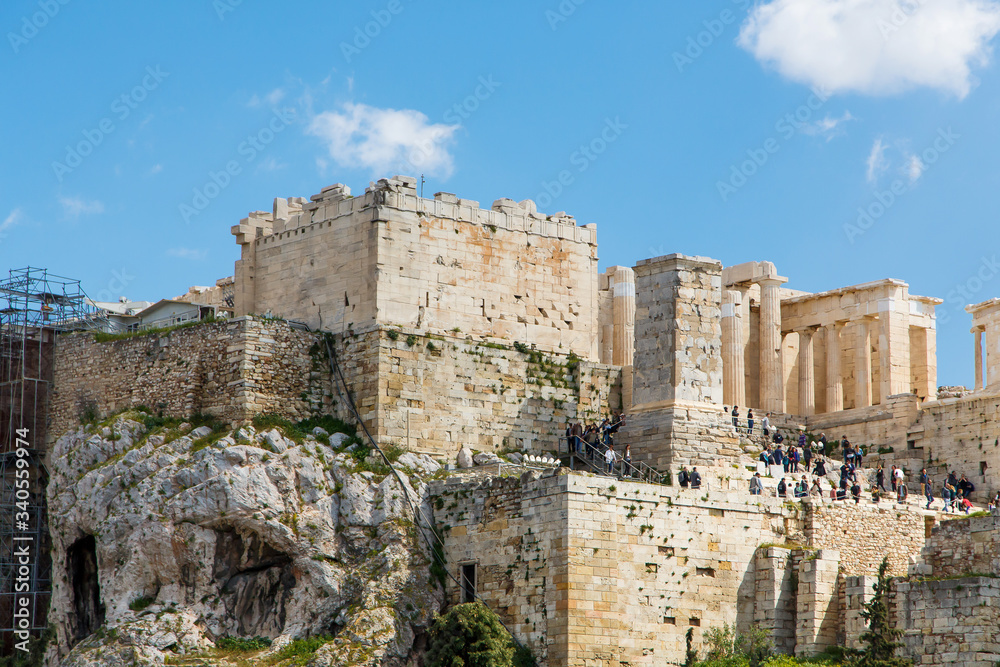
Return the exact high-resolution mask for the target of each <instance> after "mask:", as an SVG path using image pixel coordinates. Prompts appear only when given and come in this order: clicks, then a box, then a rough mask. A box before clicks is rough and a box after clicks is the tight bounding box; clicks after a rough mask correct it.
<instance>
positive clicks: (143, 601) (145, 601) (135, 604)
mask: <svg viewBox="0 0 1000 667" xmlns="http://www.w3.org/2000/svg"><path fill="white" fill-rule="evenodd" d="M151 604H153V598H151V597H149V596H148V595H145V596H143V597H141V598H136V599H134V600H132V601H131V602H129V603H128V608H129V609H131V610H132V611H142V610H143V609H145V608H146V607H148V606H149V605H151Z"/></svg>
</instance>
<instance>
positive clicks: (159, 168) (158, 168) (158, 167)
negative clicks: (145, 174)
mask: <svg viewBox="0 0 1000 667" xmlns="http://www.w3.org/2000/svg"><path fill="white" fill-rule="evenodd" d="M161 171H163V165H162V164H154V165H153V168H152V169H150V170H149V175H150V176H153V175H155V174H158V173H160V172H161Z"/></svg>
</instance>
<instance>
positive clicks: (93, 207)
mask: <svg viewBox="0 0 1000 667" xmlns="http://www.w3.org/2000/svg"><path fill="white" fill-rule="evenodd" d="M59 203H60V204H62V207H63V215H65V216H66V217H67V218H71V219H76V218H79V217H80V216H81V215H93V214H95V213H104V204H102V203H101V202H99V201H97V200H96V199H95V200H94V201H85V200H83V199H81V198H80V197H62V196H60V197H59Z"/></svg>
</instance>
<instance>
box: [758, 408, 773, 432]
mask: <svg viewBox="0 0 1000 667" xmlns="http://www.w3.org/2000/svg"><path fill="white" fill-rule="evenodd" d="M760 429H761V431H762V432H763V433H764V437H765V438H766V437H768V436H769V435H771V413H770V412H767V413H764V418H763V419H761V420H760Z"/></svg>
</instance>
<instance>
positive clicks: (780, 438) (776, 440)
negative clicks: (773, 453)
mask: <svg viewBox="0 0 1000 667" xmlns="http://www.w3.org/2000/svg"><path fill="white" fill-rule="evenodd" d="M771 439H772V440H774V443H775V444H776V445H780V444H781V443H783V442H784V441H785V436H783V435H781V431H778V430H777V429H775V431H774V437H773V438H771Z"/></svg>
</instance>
